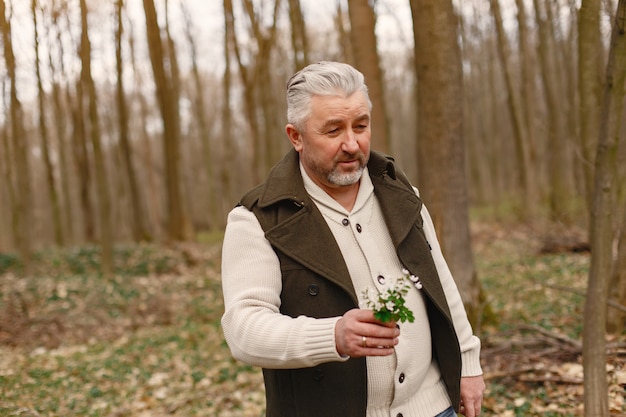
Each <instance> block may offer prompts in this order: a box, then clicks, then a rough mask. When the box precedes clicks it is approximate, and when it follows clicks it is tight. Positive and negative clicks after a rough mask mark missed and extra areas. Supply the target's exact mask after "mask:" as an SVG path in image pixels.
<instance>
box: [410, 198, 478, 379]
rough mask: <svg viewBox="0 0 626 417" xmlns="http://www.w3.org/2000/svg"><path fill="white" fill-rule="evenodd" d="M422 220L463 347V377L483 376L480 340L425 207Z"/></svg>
mask: <svg viewBox="0 0 626 417" xmlns="http://www.w3.org/2000/svg"><path fill="white" fill-rule="evenodd" d="M422 219H423V220H424V232H425V234H426V239H427V240H428V242H429V243H430V245H431V247H432V256H433V260H434V261H435V266H436V267H437V273H438V274H439V279H440V280H441V285H442V286H443V290H444V292H445V294H446V300H447V301H448V306H449V308H450V314H451V315H452V321H453V323H454V329H455V330H456V334H457V337H458V339H459V345H460V347H461V359H462V368H461V376H464V377H465V376H476V375H482V368H481V366H480V339H479V338H478V337H476V336H475V335H474V334H473V332H472V326H471V324H470V322H469V320H468V318H467V313H466V312H465V306H464V305H463V301H462V299H461V295H460V293H459V290H458V287H457V285H456V283H455V282H454V278H453V277H452V273H451V272H450V268H449V267H448V264H447V262H446V260H445V259H444V257H443V253H442V252H441V247H440V245H439V240H438V239H437V234H436V232H435V226H434V224H433V221H432V218H431V217H430V213H429V212H428V209H427V208H426V206H425V205H424V206H422Z"/></svg>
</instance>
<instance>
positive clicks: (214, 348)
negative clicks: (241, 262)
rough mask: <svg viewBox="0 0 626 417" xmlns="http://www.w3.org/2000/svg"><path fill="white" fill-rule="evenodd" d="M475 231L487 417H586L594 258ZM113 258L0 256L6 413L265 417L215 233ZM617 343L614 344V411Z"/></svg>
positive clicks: (623, 375) (621, 384) (128, 249)
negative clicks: (28, 262)
mask: <svg viewBox="0 0 626 417" xmlns="http://www.w3.org/2000/svg"><path fill="white" fill-rule="evenodd" d="M472 232H473V238H474V245H475V253H476V263H477V269H478V273H479V277H480V279H481V282H482V284H483V287H484V291H485V295H486V303H485V308H486V309H485V312H486V313H488V314H485V317H486V320H485V321H484V323H483V324H480V325H478V326H477V332H478V333H479V335H480V336H481V338H482V340H483V352H482V356H483V357H482V362H483V367H484V371H485V377H486V380H487V386H488V387H487V392H486V395H485V400H484V408H483V413H482V415H483V416H502V417H517V416H524V417H525V416H548V417H549V416H555V417H556V416H579V415H582V399H583V397H582V394H583V371H582V365H581V364H582V360H581V331H582V314H583V308H584V307H583V306H584V291H585V286H586V281H587V272H588V265H589V259H590V258H589V253H588V252H585V251H578V249H580V248H578V249H576V248H573V246H570V245H564V246H563V245H558V244H557V245H555V244H554V242H555V241H554V240H549V239H546V237H545V232H541V233H537V232H536V231H535V230H532V229H531V228H529V227H511V226H510V225H506V226H504V225H484V224H480V225H473V229H472ZM542 234H543V235H544V236H542ZM557 241H558V239H557ZM557 243H558V242H557ZM572 248H573V249H574V251H572V250H570V249H572ZM546 249H547V250H546ZM115 259H116V274H115V277H114V278H110V279H104V278H102V277H101V276H100V274H98V272H97V270H98V264H99V260H98V252H97V250H96V249H95V248H92V247H81V248H75V249H72V250H69V249H64V250H54V251H46V252H42V253H40V254H38V256H37V262H36V270H35V271H34V272H33V273H32V275H31V276H30V277H23V276H21V275H20V274H18V273H16V270H15V269H16V267H15V265H14V264H13V263H14V258H12V257H11V256H10V255H7V254H1V253H0V416H24V417H31V416H64V417H65V416H81V417H82V416H94V417H95V416H118V417H126V416H127V417H131V416H132V417H143V416H150V417H160V416H219V417H230V416H243V417H245V416H255V417H259V416H263V415H264V411H263V410H264V401H265V399H264V392H263V380H262V375H261V373H260V371H259V370H258V369H256V368H252V367H249V366H246V365H243V364H241V363H239V362H236V361H234V360H233V359H232V358H231V357H230V354H229V351H228V348H227V346H226V344H225V343H224V340H223V336H222V332H221V328H220V317H221V314H222V311H223V303H222V296H221V289H220V274H219V265H220V242H219V238H214V239H213V241H212V242H205V243H197V244H181V245H172V246H159V247H157V246H154V245H133V246H125V247H122V246H120V247H117V248H116V258H115ZM625 341H626V333H623V334H621V335H612V336H610V337H609V350H608V362H609V363H608V367H607V375H608V377H609V382H610V384H609V398H610V407H611V413H612V415H615V416H617V415H622V416H623V415H626V402H625V397H626V345H625V343H624V342H625Z"/></svg>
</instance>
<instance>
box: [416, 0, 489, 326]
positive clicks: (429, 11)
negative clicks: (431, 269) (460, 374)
mask: <svg viewBox="0 0 626 417" xmlns="http://www.w3.org/2000/svg"><path fill="white" fill-rule="evenodd" d="M410 5H411V14H412V17H413V32H414V37H415V50H416V51H419V53H416V54H415V67H416V74H417V82H418V88H417V90H418V103H417V107H418V153H419V154H418V169H419V183H420V184H421V187H420V189H421V192H422V196H423V199H424V201H425V203H426V205H427V206H428V207H429V209H430V211H431V214H432V217H433V221H434V223H435V228H436V230H437V232H438V235H439V238H440V241H441V244H442V248H443V252H444V254H445V256H446V258H447V260H448V263H449V265H450V269H451V271H452V273H453V275H454V278H455V281H456V282H457V285H458V286H459V290H460V292H461V296H462V298H463V301H464V303H465V305H466V307H467V309H468V314H469V315H470V319H471V320H472V321H473V322H476V321H477V319H478V315H479V314H480V312H479V311H478V307H479V305H480V298H481V287H480V283H479V281H478V278H477V275H476V268H475V265H474V259H473V255H472V248H471V239H470V230H469V215H468V207H469V206H468V204H469V202H468V194H467V180H466V173H465V143H464V138H463V74H462V66H461V50H460V47H459V44H458V20H457V16H456V15H455V13H454V8H453V5H452V1H450V0H446V1H443V0H411V2H410ZM441 167H446V168H445V169H441Z"/></svg>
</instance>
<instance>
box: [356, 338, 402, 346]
mask: <svg viewBox="0 0 626 417" xmlns="http://www.w3.org/2000/svg"><path fill="white" fill-rule="evenodd" d="M363 337H365V341H364V340H363ZM363 337H362V338H361V347H363V348H377V349H380V348H393V347H394V346H395V345H397V344H398V338H395V337H394V338H388V337H385V338H380V337H371V336H369V337H366V336H363Z"/></svg>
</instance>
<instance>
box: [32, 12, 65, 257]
mask: <svg viewBox="0 0 626 417" xmlns="http://www.w3.org/2000/svg"><path fill="white" fill-rule="evenodd" d="M31 12H32V14H33V30H34V40H35V76H36V78H37V92H38V94H37V98H38V104H39V132H40V134H41V156H42V158H43V162H44V165H45V168H46V184H47V186H48V198H49V199H50V208H51V209H52V228H53V231H54V242H55V243H56V244H57V245H58V246H62V245H63V243H64V238H63V224H62V221H61V208H60V207H59V194H58V192H57V187H56V181H55V179H54V167H53V166H52V161H51V159H50V146H49V142H50V138H49V135H48V123H47V122H46V111H45V109H46V104H45V95H46V93H45V91H44V89H43V81H42V79H41V68H40V67H41V63H40V59H39V32H38V24H37V23H38V22H37V0H32V2H31ZM62 151H63V149H60V152H62Z"/></svg>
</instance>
